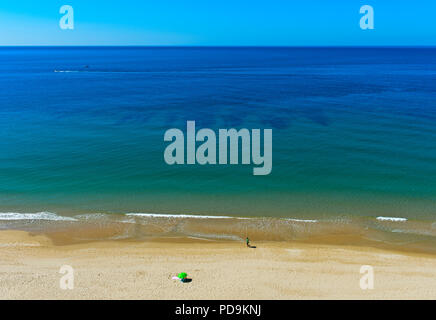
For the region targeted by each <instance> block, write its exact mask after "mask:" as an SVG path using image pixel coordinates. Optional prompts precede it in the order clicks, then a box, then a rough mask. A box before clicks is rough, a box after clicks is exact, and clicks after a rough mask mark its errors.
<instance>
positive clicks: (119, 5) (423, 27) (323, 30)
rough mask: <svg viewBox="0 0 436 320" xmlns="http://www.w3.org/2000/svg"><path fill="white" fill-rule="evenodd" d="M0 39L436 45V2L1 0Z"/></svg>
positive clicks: (38, 42) (27, 41) (14, 42)
mask: <svg viewBox="0 0 436 320" xmlns="http://www.w3.org/2000/svg"><path fill="white" fill-rule="evenodd" d="M65 4H68V5H71V6H72V7H73V8H74V18H75V19H74V24H75V28H74V30H62V29H60V27H59V19H60V18H61V16H62V15H61V14H60V13H59V9H60V7H61V6H62V5H65ZM365 4H368V5H371V6H372V7H373V8H374V12H375V14H374V18H375V29H374V30H361V29H360V27H359V20H360V17H361V16H362V15H361V14H360V13H359V9H360V7H361V6H362V5H365ZM0 45H278V46H299V45H302V46H318V45H320V46H325V45H436V0H414V1H410V0H298V1H297V0H262V1H260V0H183V1H181V0H171V1H170V0H106V1H104V0H62V1H58V0H44V1H35V0H19V1H17V0H2V1H1V2H0Z"/></svg>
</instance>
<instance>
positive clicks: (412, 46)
mask: <svg viewBox="0 0 436 320" xmlns="http://www.w3.org/2000/svg"><path fill="white" fill-rule="evenodd" d="M19 47H27V48H28V47H33V48H38V47H40V48H41V47H65V48H75V47H77V48H80V47H82V48H86V47H89V48H98V47H102V48H104V47H106V48H422V47H425V48H433V47H434V48H436V44H434V45H419V44H418V45H117V44H114V45H51V44H50V45H0V48H19Z"/></svg>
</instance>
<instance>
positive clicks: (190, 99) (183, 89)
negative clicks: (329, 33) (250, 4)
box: [0, 47, 436, 220]
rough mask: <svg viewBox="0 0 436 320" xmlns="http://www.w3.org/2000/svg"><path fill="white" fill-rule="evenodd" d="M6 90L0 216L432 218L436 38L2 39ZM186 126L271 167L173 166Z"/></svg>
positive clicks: (435, 212) (0, 69)
mask: <svg viewBox="0 0 436 320" xmlns="http://www.w3.org/2000/svg"><path fill="white" fill-rule="evenodd" d="M55 71H64V72H55ZM65 71H68V72H65ZM0 88H1V94H0V137H1V139H0V212H39V211H54V212H60V213H69V212H87V213H92V212H107V213H111V212H119V213H123V212H158V213H194V214H226V215H242V216H285V217H304V218H313V217H340V216H347V215H357V216H380V215H383V216H394V217H397V216H399V217H407V218H411V219H424V220H432V219H433V220H434V218H435V217H436V179H435V177H436V122H435V120H436V48H158V47H152V48H136V47H131V48H109V47H108V48H0ZM187 120H195V121H196V124H197V127H198V128H203V127H207V128H212V129H214V130H217V129H218V128H232V127H234V128H237V129H238V128H249V129H251V128H261V129H266V128H271V129H273V169H272V173H271V174H270V175H268V176H253V175H252V167H253V166H252V165H248V166H247V165H245V166H242V165H239V166H199V165H194V166H168V165H167V164H166V163H165V162H164V159H163V152H164V149H165V147H166V146H167V143H165V142H164V141H163V136H164V132H165V130H167V129H169V128H173V127H174V128H180V129H184V128H185V127H186V121H187Z"/></svg>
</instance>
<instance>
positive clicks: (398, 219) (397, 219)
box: [377, 217, 407, 222]
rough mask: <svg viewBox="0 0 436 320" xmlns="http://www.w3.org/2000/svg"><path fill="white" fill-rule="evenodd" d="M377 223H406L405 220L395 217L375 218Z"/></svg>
mask: <svg viewBox="0 0 436 320" xmlns="http://www.w3.org/2000/svg"><path fill="white" fill-rule="evenodd" d="M377 220H379V221H395V222H400V221H401V222H404V221H407V219H406V218H397V217H377Z"/></svg>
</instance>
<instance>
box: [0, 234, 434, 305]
mask: <svg viewBox="0 0 436 320" xmlns="http://www.w3.org/2000/svg"><path fill="white" fill-rule="evenodd" d="M254 245H256V246H257V248H255V249H249V248H246V247H244V244H242V243H235V242H215V241H205V240H200V239H198V240H193V239H177V240H174V239H172V240H170V239H167V240H165V239H161V240H160V241H148V242H126V241H111V242H93V243H86V244H74V245H63V246H55V245H53V244H52V242H51V240H50V239H49V238H47V237H45V236H41V235H38V236H33V235H30V234H28V233H26V232H21V231H1V232H0V252H1V254H0V284H1V285H0V298H1V299H180V298H183V299H436V257H435V256H432V255H424V254H419V255H418V254H412V253H402V252H393V251H386V250H381V249H374V248H365V247H345V246H334V245H316V244H296V243H284V242H263V243H255V244H254ZM62 265H70V266H72V267H73V268H74V276H75V279H74V289H73V290H62V289H60V286H59V281H60V278H61V277H62V276H63V275H62V274H60V273H59V269H60V267H61V266H62ZM362 265H371V266H373V268H374V289H372V290H362V289H361V288H360V285H359V283H360V278H361V277H362V275H361V274H360V267H361V266H362ZM179 272H187V273H188V275H189V277H191V278H192V282H190V283H181V282H180V281H177V280H172V279H171V277H172V276H174V275H176V274H177V273H179Z"/></svg>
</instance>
